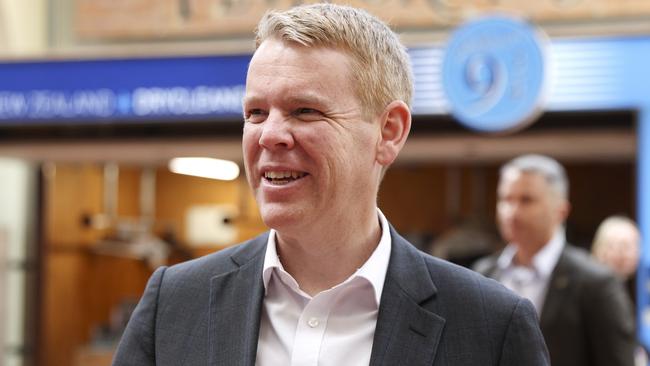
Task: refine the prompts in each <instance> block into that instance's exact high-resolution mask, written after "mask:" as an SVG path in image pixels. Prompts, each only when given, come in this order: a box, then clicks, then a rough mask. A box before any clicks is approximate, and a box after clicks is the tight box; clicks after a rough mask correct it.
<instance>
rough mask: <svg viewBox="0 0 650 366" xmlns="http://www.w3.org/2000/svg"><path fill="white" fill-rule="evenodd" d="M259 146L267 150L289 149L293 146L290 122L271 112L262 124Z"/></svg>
mask: <svg viewBox="0 0 650 366" xmlns="http://www.w3.org/2000/svg"><path fill="white" fill-rule="evenodd" d="M261 127H262V132H261V134H260V140H259V144H260V146H262V147H264V148H266V149H268V150H277V149H291V148H293V145H294V138H293V129H292V126H291V121H290V120H289V119H287V118H284V117H283V116H282V115H280V113H274V112H271V113H270V114H269V116H268V117H267V119H266V120H265V121H264V122H263V123H262V126H261Z"/></svg>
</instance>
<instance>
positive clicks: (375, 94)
mask: <svg viewBox="0 0 650 366" xmlns="http://www.w3.org/2000/svg"><path fill="white" fill-rule="evenodd" d="M269 38H276V39H280V40H282V41H285V42H295V43H298V44H300V45H303V46H305V47H313V46H325V47H331V48H336V49H341V50H343V51H344V52H346V53H347V54H349V55H350V56H351V60H352V63H351V67H352V70H351V71H352V77H353V78H354V81H355V89H356V90H355V92H356V94H357V97H358V98H359V100H360V101H361V105H362V106H363V109H364V112H366V113H367V114H368V115H370V116H375V115H378V114H380V113H381V112H383V110H384V108H385V107H386V106H387V105H388V104H389V103H390V102H392V101H394V100H401V101H403V102H405V103H406V104H407V105H409V106H410V105H411V98H412V95H413V72H412V70H411V64H410V61H409V57H408V54H407V53H406V48H405V47H404V45H402V43H401V42H400V40H399V38H398V37H397V35H396V34H395V33H394V32H393V31H392V30H391V29H390V28H389V27H388V26H387V25H386V24H385V23H383V22H382V21H380V20H379V19H377V18H376V17H374V16H372V15H370V14H369V13H367V12H366V11H364V10H361V9H356V8H352V7H349V6H344V5H335V4H313V5H303V6H297V7H294V8H291V9H289V10H286V11H275V10H272V11H269V12H267V13H266V14H265V15H264V16H263V17H262V19H261V20H260V22H259V24H258V26H257V30H256V37H255V44H256V48H258V47H259V46H260V44H262V42H264V41H265V40H267V39H269Z"/></svg>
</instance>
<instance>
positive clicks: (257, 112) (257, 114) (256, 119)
mask: <svg viewBox="0 0 650 366" xmlns="http://www.w3.org/2000/svg"><path fill="white" fill-rule="evenodd" d="M267 115H268V113H267V112H266V111H264V110H263V109H260V108H251V109H248V110H247V111H246V114H245V116H244V120H245V121H246V122H249V123H260V122H264V120H265V119H266V116H267Z"/></svg>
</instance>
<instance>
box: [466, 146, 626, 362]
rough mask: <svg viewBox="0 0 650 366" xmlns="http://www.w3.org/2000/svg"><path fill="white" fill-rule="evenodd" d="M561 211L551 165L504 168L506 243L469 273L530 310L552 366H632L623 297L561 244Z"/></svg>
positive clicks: (501, 190) (500, 206)
mask: <svg viewBox="0 0 650 366" xmlns="http://www.w3.org/2000/svg"><path fill="white" fill-rule="evenodd" d="M586 189H588V187H587V188H586ZM569 209H570V205H569V202H568V180H567V178H566V173H565V171H564V168H563V167H562V166H561V165H560V164H559V163H558V162H557V161H555V160H553V159H551V158H549V157H546V156H542V155H524V156H521V157H518V158H516V159H514V160H512V161H510V162H508V163H507V164H505V165H504V166H503V167H502V168H501V174H500V180H499V185H498V194H497V221H498V224H499V230H500V231H501V235H502V236H503V238H504V239H505V240H506V241H507V242H508V243H509V244H508V246H506V248H505V249H504V250H503V251H502V252H501V253H498V254H496V255H493V256H491V257H487V258H484V259H482V260H480V261H479V262H478V263H477V264H476V265H475V266H474V269H476V270H477V271H478V272H480V273H483V274H484V275H486V276H488V277H492V278H495V279H497V280H499V281H500V282H502V283H503V284H505V285H506V287H509V288H510V289H512V290H514V291H515V292H517V293H519V294H520V295H522V296H524V297H527V298H528V299H530V300H531V301H532V302H533V304H535V307H536V308H537V311H538V313H539V314H540V322H541V323H540V325H541V329H542V333H543V334H544V338H545V340H546V344H547V345H548V349H549V353H550V355H551V363H552V365H553V366H583V365H584V366H624V365H625V366H632V365H633V364H634V359H633V357H634V356H633V354H634V349H635V338H634V321H633V315H632V314H633V313H632V308H631V305H630V302H629V298H628V296H627V294H626V293H625V290H624V288H623V286H622V284H621V283H620V281H619V280H618V279H617V278H616V277H615V276H614V275H613V274H612V273H611V272H609V271H608V270H607V269H606V268H605V267H602V266H600V265H599V264H597V263H596V262H595V261H593V260H592V259H591V258H590V256H589V254H588V253H587V252H586V251H584V250H582V249H579V248H576V247H573V246H571V245H570V244H568V243H566V240H565V236H564V228H563V224H564V221H565V220H566V218H567V215H568V214H569Z"/></svg>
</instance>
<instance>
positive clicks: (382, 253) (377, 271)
mask: <svg viewBox="0 0 650 366" xmlns="http://www.w3.org/2000/svg"><path fill="white" fill-rule="evenodd" d="M377 216H378V218H379V223H380V225H381V238H380V239H379V244H377V247H376V248H375V250H374V251H373V252H372V254H371V255H370V257H369V258H368V260H366V262H365V263H364V264H363V265H362V266H361V268H359V269H357V271H356V272H355V273H353V274H352V275H351V276H350V277H349V278H348V279H346V280H345V281H343V282H342V284H344V283H347V282H350V281H352V280H353V279H355V278H363V279H366V280H367V281H368V282H369V283H370V284H371V285H372V287H373V289H374V290H375V301H376V302H377V305H379V300H380V299H381V294H382V291H383V289H384V280H385V279H386V272H387V271H388V262H389V260H390V251H391V245H392V240H391V236H390V229H389V226H388V220H386V217H385V216H384V214H383V213H382V212H381V210H379V208H377ZM275 238H276V231H275V230H273V229H271V232H270V234H269V238H268V241H267V245H266V253H265V255H264V268H263V270H262V280H263V281H264V290H265V291H268V286H269V281H270V279H271V275H272V274H273V273H274V272H275V270H277V271H279V272H281V273H285V274H286V276H284V277H285V278H286V277H287V276H288V277H289V278H290V279H291V280H290V283H291V284H290V285H291V287H294V286H293V285H294V284H295V285H296V286H297V284H296V283H295V280H293V277H291V275H289V274H288V273H287V272H286V271H285V270H284V267H283V266H282V263H281V262H280V258H279V257H278V252H277V249H276V240H275ZM337 286H338V285H337ZM294 290H297V288H294Z"/></svg>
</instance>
